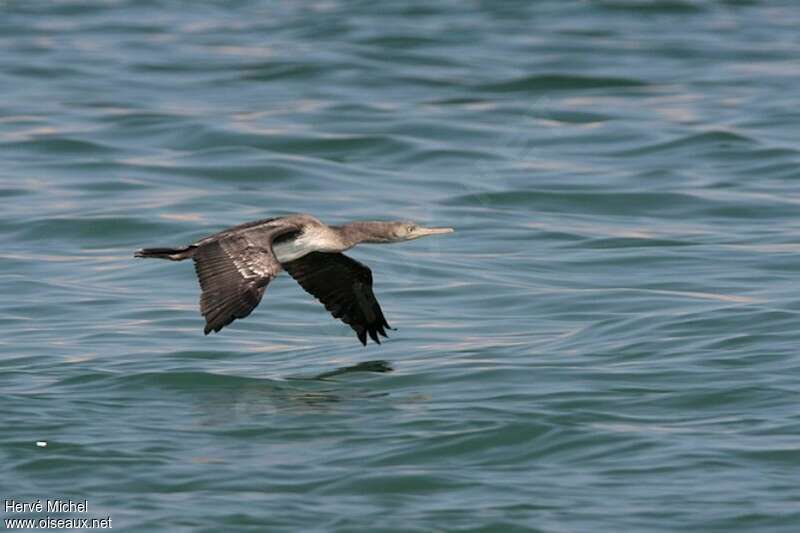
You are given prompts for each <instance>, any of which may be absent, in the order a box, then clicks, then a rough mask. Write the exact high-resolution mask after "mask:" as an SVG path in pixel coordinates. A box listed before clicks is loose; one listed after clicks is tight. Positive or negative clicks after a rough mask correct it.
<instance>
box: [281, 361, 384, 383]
mask: <svg viewBox="0 0 800 533" xmlns="http://www.w3.org/2000/svg"><path fill="white" fill-rule="evenodd" d="M393 370H394V368H392V364H391V363H390V362H389V361H380V360H378V361H364V362H363V363H358V364H357V365H351V366H345V367H342V368H337V369H335V370H331V371H328V372H323V373H321V374H317V375H316V376H313V377H289V378H287V379H291V380H308V379H312V380H320V381H323V380H327V379H330V378H332V377H335V376H341V375H343V374H351V373H353V372H377V373H383V372H392V371H393Z"/></svg>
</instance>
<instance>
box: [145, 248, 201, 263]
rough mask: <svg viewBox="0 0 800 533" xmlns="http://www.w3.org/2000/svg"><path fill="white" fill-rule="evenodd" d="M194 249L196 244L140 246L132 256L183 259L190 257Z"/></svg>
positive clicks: (171, 259)
mask: <svg viewBox="0 0 800 533" xmlns="http://www.w3.org/2000/svg"><path fill="white" fill-rule="evenodd" d="M196 249H197V246H194V245H192V246H186V247H184V248H142V249H141V250H138V251H137V252H136V253H135V254H134V257H157V258H158V259H169V260H170V261H183V260H184V259H189V258H190V257H192V256H193V255H194V251H195V250H196Z"/></svg>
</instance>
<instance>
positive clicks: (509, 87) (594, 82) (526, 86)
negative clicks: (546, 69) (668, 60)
mask: <svg viewBox="0 0 800 533" xmlns="http://www.w3.org/2000/svg"><path fill="white" fill-rule="evenodd" d="M645 86H647V84H646V83H645V82H643V81H641V80H637V79H633V78H616V77H611V76H608V77H603V76H575V75H567V74H538V75H529V76H523V77H520V78H514V79H511V80H506V81H502V82H498V83H490V84H486V85H482V86H480V87H479V89H481V90H484V91H494V92H516V91H544V90H548V91H557V90H564V91H571V90H580V89H610V88H626V87H645Z"/></svg>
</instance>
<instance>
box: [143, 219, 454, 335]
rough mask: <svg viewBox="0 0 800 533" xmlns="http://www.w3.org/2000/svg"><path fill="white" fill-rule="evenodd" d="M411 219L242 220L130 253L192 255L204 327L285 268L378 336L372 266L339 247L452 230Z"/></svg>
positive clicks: (257, 294)
mask: <svg viewBox="0 0 800 533" xmlns="http://www.w3.org/2000/svg"><path fill="white" fill-rule="evenodd" d="M452 232H453V228H425V227H422V226H419V225H417V224H414V223H413V222H399V221H397V222H351V223H349V224H344V225H342V226H328V225H326V224H324V223H322V222H321V221H320V220H319V219H317V218H316V217H313V216H311V215H308V214H296V215H288V216H283V217H277V218H267V219H264V220H257V221H254V222H247V223H245V224H241V225H238V226H234V227H232V228H228V229H226V230H223V231H220V232H219V233H215V234H214V235H211V236H209V237H206V238H204V239H200V240H199V241H197V242H195V243H194V244H190V245H188V246H184V247H182V248H144V249H142V250H139V251H137V252H136V254H135V257H156V258H159V259H169V260H171V261H183V260H184V259H192V260H193V261H194V268H195V271H196V272H197V278H198V279H199V280H200V288H201V291H202V294H201V296H200V312H201V314H202V315H203V316H204V317H205V320H206V325H205V329H204V332H205V334H206V335H208V334H209V333H210V332H212V331H213V332H215V333H216V332H218V331H220V330H221V329H222V328H224V327H225V326H227V325H228V324H230V323H231V322H233V321H234V320H236V319H237V318H245V317H246V316H248V315H249V314H250V313H251V312H252V311H253V309H255V308H256V306H257V305H258V304H259V303H260V302H261V297H262V296H264V291H265V290H266V288H267V285H268V284H269V282H270V281H272V280H273V279H275V277H276V276H277V275H278V274H280V272H281V270H286V271H287V272H288V273H289V275H290V276H292V277H293V278H294V279H295V281H297V282H298V283H299V284H300V286H301V287H303V289H305V290H306V291H307V292H309V293H310V294H311V295H313V296H314V297H315V298H316V299H317V300H319V301H320V302H321V303H322V304H323V305H324V306H325V309H327V310H328V311H329V312H330V313H331V314H332V315H333V317H334V318H338V319H340V320H341V321H342V322H344V323H345V324H348V325H349V326H350V327H351V328H353V330H354V331H355V332H356V335H357V336H358V340H360V341H361V344H363V345H366V344H367V335H369V337H370V338H371V339H372V340H373V341H375V342H376V343H378V344H380V338H379V336H378V335H381V336H383V337H386V336H387V335H386V329H392V328H391V327H390V326H389V323H388V322H387V321H386V318H385V317H384V316H383V311H381V306H380V305H379V304H378V300H377V299H376V298H375V294H373V292H372V271H371V270H370V269H369V267H367V266H366V265H363V264H361V263H359V262H358V261H356V260H355V259H352V258H350V257H348V256H346V255H344V254H343V253H342V252H344V251H345V250H349V249H350V248H352V247H353V246H355V245H357V244H359V243H370V244H379V243H392V242H401V241H410V240H413V239H418V238H420V237H425V236H427V235H438V234H442V233H452Z"/></svg>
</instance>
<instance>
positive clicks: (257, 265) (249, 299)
mask: <svg viewBox="0 0 800 533" xmlns="http://www.w3.org/2000/svg"><path fill="white" fill-rule="evenodd" d="M278 229H279V230H282V231H281V232H283V231H292V230H293V229H294V228H278ZM281 232H279V231H275V232H273V234H268V235H266V236H264V235H260V236H259V240H258V241H257V243H254V242H252V241H251V239H249V238H248V236H247V235H246V234H234V235H227V236H224V237H223V238H220V239H218V240H213V241H207V242H205V243H204V244H202V245H200V246H199V247H198V248H197V250H196V251H195V253H194V256H193V258H194V265H195V271H196V272H197V278H198V280H199V281H200V288H201V289H202V295H201V296H200V312H201V313H202V314H203V316H204V317H205V318H206V326H205V328H204V332H205V334H206V335H208V334H209V333H211V332H212V331H214V332H218V331H220V330H221V329H222V328H224V327H225V326H227V325H228V324H230V323H231V322H233V321H234V320H236V319H237V318H245V317H246V316H248V315H249V314H250V313H251V312H252V311H253V309H255V308H256V306H257V305H258V304H259V302H261V297H262V296H263V295H264V291H265V290H266V286H267V284H268V283H269V282H270V281H271V280H272V279H273V278H274V277H275V276H277V275H278V273H279V272H280V270H281V266H280V263H278V260H277V259H276V258H275V254H274V253H273V251H272V238H274V236H275V235H277V234H279V233H281Z"/></svg>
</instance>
